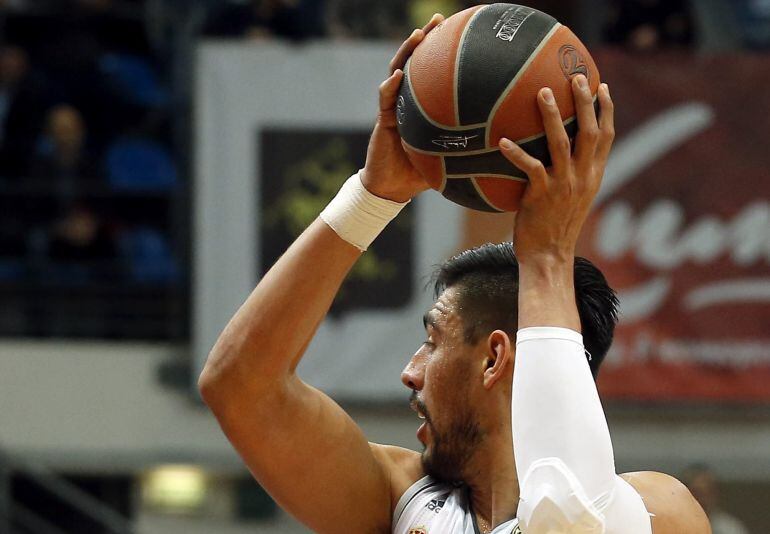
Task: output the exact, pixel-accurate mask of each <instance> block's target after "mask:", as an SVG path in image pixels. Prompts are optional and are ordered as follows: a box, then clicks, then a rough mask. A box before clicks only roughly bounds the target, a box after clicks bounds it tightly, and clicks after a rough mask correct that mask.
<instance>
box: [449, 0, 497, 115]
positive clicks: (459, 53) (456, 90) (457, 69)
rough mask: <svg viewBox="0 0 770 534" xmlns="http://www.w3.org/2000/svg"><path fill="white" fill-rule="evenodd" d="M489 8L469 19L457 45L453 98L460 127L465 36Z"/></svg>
mask: <svg viewBox="0 0 770 534" xmlns="http://www.w3.org/2000/svg"><path fill="white" fill-rule="evenodd" d="M487 7H488V6H484V7H480V8H479V9H477V10H476V11H475V12H474V13H473V15H471V17H470V18H469V19H468V22H466V23H465V28H463V33H462V34H461V35H460V42H459V43H458V45H457V56H456V57H455V70H454V72H453V73H452V74H453V75H452V98H453V99H454V106H455V110H454V111H455V121H457V125H458V126H460V94H459V92H460V88H459V85H460V59H461V58H462V53H463V45H464V44H465V36H466V35H467V34H468V30H469V29H470V27H471V23H473V19H475V18H476V17H477V16H478V15H479V13H481V12H482V11H484V10H485V9H487Z"/></svg>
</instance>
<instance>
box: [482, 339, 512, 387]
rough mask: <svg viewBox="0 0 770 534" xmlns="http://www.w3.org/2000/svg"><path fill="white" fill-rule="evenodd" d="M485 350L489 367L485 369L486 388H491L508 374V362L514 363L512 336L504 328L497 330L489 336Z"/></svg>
mask: <svg viewBox="0 0 770 534" xmlns="http://www.w3.org/2000/svg"><path fill="white" fill-rule="evenodd" d="M485 350H486V352H487V369H486V371H484V388H486V389H490V388H491V387H492V386H494V385H495V384H496V383H497V381H498V380H500V379H501V378H503V377H505V376H507V374H508V364H509V363H513V358H514V354H513V346H512V345H511V338H510V337H508V334H506V333H505V332H503V331H502V330H495V331H494V332H492V333H491V334H489V337H487V342H486V346H485Z"/></svg>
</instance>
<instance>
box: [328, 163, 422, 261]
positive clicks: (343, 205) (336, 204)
mask: <svg viewBox="0 0 770 534" xmlns="http://www.w3.org/2000/svg"><path fill="white" fill-rule="evenodd" d="M359 172H360V171H359ZM407 204H409V202H408V201H407V202H404V203H400V202H393V201H392V200H387V199H384V198H380V197H378V196H377V195H374V194H372V193H370V192H369V191H367V190H366V188H365V187H364V184H362V183H361V178H360V177H359V173H358V172H357V173H356V174H354V175H353V176H351V177H350V178H348V179H347V181H346V182H345V183H344V184H343V186H342V188H340V191H339V193H337V196H335V197H334V198H333V199H332V201H331V202H329V205H328V206H326V208H324V210H323V211H322V212H321V215H320V217H321V219H322V220H323V221H324V222H325V223H326V224H328V225H329V227H330V228H331V229H332V230H334V231H335V232H336V234H337V235H338V236H340V237H341V238H342V239H344V240H345V241H347V242H348V243H350V244H351V245H353V246H354V247H356V248H357V249H358V250H360V251H362V252H363V251H365V250H366V249H367V248H368V247H369V245H371V244H372V241H374V238H376V237H377V236H378V235H380V232H382V231H383V230H384V229H385V227H386V226H387V225H388V223H389V222H390V221H392V220H393V219H394V218H395V217H396V215H398V214H399V213H400V212H401V210H402V209H403V208H404V206H406V205H407Z"/></svg>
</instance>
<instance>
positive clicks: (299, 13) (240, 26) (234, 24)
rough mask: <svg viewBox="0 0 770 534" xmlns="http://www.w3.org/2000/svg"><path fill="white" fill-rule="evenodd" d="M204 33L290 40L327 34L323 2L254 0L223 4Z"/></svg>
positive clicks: (310, 0) (320, 0) (215, 35)
mask: <svg viewBox="0 0 770 534" xmlns="http://www.w3.org/2000/svg"><path fill="white" fill-rule="evenodd" d="M203 33H204V34H205V35H208V36H211V37H230V38H232V37H248V38H252V39H270V38H275V37H279V38H286V39H292V40H302V39H308V38H312V37H323V36H324V35H326V23H325V2H324V1H323V0H251V1H249V2H245V3H233V2H222V4H221V5H219V6H218V8H217V9H215V10H213V11H212V12H211V14H210V16H209V20H208V22H207V24H206V25H205V27H204V30H203Z"/></svg>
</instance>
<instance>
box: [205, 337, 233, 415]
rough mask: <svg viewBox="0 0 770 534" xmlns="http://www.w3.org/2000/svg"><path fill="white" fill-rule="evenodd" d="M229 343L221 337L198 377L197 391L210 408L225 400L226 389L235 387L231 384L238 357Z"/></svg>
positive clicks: (230, 389)
mask: <svg viewBox="0 0 770 534" xmlns="http://www.w3.org/2000/svg"><path fill="white" fill-rule="evenodd" d="M234 349H235V347H234V346H233V345H232V344H231V343H227V342H225V340H223V339H222V338H221V337H220V339H219V340H218V341H217V343H216V345H214V348H212V349H211V352H210V353H209V355H208V358H207V359H206V365H204V366H203V370H202V371H201V374H200V376H199V377H198V393H199V394H200V396H201V399H202V400H203V402H204V403H206V405H208V406H209V408H211V409H212V410H213V409H214V408H215V407H216V406H217V405H219V404H221V403H222V402H224V401H226V400H227V399H226V396H227V393H228V391H232V390H233V389H234V387H235V385H234V384H233V382H234V379H235V377H237V376H238V374H239V373H238V371H237V369H235V367H237V365H238V362H239V361H240V358H239V357H238V352H239V351H238V350H234Z"/></svg>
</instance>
